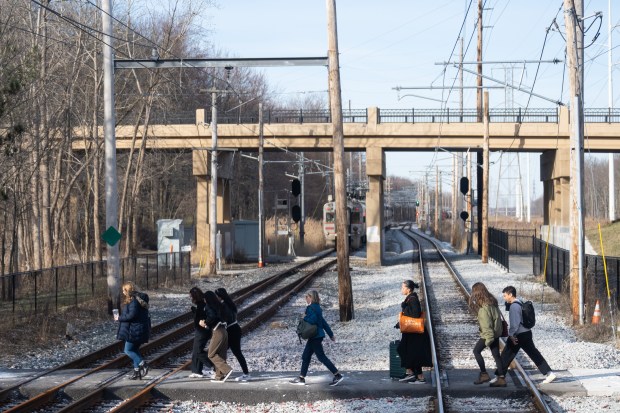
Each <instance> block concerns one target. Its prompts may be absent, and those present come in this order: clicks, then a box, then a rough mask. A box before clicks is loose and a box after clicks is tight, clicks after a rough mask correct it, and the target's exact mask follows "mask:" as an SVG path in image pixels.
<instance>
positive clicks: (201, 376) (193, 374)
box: [187, 373, 204, 379]
mask: <svg viewBox="0 0 620 413" xmlns="http://www.w3.org/2000/svg"><path fill="white" fill-rule="evenodd" d="M187 377H189V378H190V379H202V378H203V377H204V376H203V375H202V374H200V373H192V374H190V375H189V376H187Z"/></svg>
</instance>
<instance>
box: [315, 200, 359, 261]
mask: <svg viewBox="0 0 620 413" xmlns="http://www.w3.org/2000/svg"><path fill="white" fill-rule="evenodd" d="M347 232H348V233H349V245H350V246H351V248H355V249H357V248H360V247H361V246H362V244H364V243H365V242H366V205H364V203H363V202H361V201H358V200H356V199H348V200H347ZM323 235H324V236H325V245H326V246H327V247H330V248H333V247H335V246H336V202H335V201H334V200H333V198H332V196H331V195H329V196H328V198H327V202H326V203H325V205H323Z"/></svg>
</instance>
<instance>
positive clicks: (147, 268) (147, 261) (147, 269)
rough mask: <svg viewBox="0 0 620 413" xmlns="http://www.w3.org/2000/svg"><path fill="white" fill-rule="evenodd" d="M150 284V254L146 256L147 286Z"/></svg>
mask: <svg viewBox="0 0 620 413" xmlns="http://www.w3.org/2000/svg"><path fill="white" fill-rule="evenodd" d="M148 284H149V254H146V285H148Z"/></svg>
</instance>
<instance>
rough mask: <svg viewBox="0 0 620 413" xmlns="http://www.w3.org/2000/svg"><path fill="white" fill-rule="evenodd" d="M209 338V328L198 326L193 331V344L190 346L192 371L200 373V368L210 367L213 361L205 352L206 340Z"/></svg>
mask: <svg viewBox="0 0 620 413" xmlns="http://www.w3.org/2000/svg"><path fill="white" fill-rule="evenodd" d="M210 339H211V329H205V328H200V329H197V330H196V332H195V333H194V345H193V347H192V373H197V374H202V368H203V367H204V366H206V367H207V368H210V369H212V368H213V363H211V360H209V357H208V356H207V353H206V352H205V346H206V345H207V341H209V340H210Z"/></svg>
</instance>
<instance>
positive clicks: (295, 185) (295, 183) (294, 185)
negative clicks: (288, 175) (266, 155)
mask: <svg viewBox="0 0 620 413" xmlns="http://www.w3.org/2000/svg"><path fill="white" fill-rule="evenodd" d="M291 193H292V194H293V196H299V194H301V182H299V179H293V180H292V181H291Z"/></svg>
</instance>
